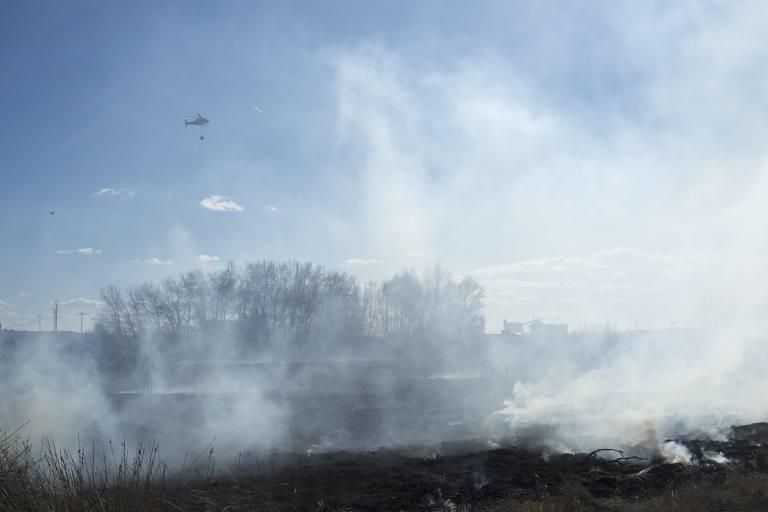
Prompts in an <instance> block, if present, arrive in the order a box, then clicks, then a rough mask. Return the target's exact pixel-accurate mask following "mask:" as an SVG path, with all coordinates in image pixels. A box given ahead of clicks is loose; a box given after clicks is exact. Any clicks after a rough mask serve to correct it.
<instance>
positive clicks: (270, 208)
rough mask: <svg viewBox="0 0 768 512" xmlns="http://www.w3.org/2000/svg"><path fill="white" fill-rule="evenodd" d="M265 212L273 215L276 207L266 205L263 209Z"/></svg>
mask: <svg viewBox="0 0 768 512" xmlns="http://www.w3.org/2000/svg"><path fill="white" fill-rule="evenodd" d="M264 209H265V210H267V211H268V212H272V213H275V212H276V211H277V206H272V205H271V204H268V205H266V206H265V207H264Z"/></svg>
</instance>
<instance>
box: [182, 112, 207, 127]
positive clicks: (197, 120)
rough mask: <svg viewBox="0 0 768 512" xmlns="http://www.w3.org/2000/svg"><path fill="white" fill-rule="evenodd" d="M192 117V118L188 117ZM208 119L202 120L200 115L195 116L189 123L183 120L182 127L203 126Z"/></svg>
mask: <svg viewBox="0 0 768 512" xmlns="http://www.w3.org/2000/svg"><path fill="white" fill-rule="evenodd" d="M189 117H192V116H189ZM209 122H210V121H208V119H206V118H204V117H203V116H201V115H200V114H197V117H195V118H194V119H193V120H191V121H189V120H187V119H185V120H184V126H189V125H195V126H205V125H207V124H208V123H209Z"/></svg>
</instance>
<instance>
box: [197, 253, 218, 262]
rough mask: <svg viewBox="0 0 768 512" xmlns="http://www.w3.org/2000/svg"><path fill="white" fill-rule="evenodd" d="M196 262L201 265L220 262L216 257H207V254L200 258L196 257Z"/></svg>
mask: <svg viewBox="0 0 768 512" xmlns="http://www.w3.org/2000/svg"><path fill="white" fill-rule="evenodd" d="M197 260H198V261H200V262H202V263H212V262H214V261H220V260H221V258H219V257H218V256H209V255H207V254H201V255H200V256H198V257H197Z"/></svg>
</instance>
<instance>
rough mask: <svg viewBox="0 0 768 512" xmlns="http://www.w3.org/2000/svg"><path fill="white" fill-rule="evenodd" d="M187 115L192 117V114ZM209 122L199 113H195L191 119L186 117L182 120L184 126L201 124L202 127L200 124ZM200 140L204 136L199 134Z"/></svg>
mask: <svg viewBox="0 0 768 512" xmlns="http://www.w3.org/2000/svg"><path fill="white" fill-rule="evenodd" d="M189 117H192V116H189ZM209 122H210V121H208V120H207V119H206V118H204V117H203V116H201V115H200V114H197V117H195V118H194V119H192V120H191V121H190V120H188V119H185V120H184V126H189V125H194V126H201V127H202V126H205V125H207V124H208V123H209ZM200 140H205V137H203V136H202V135H200Z"/></svg>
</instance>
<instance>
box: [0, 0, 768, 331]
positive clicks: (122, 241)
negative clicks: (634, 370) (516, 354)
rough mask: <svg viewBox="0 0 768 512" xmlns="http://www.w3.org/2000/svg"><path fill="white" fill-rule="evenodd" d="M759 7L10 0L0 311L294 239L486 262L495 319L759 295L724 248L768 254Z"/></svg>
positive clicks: (3, 24) (753, 259)
mask: <svg viewBox="0 0 768 512" xmlns="http://www.w3.org/2000/svg"><path fill="white" fill-rule="evenodd" d="M765 11H766V9H765V8H763V7H762V6H761V5H760V4H759V3H756V4H749V3H743V4H740V5H738V6H735V5H731V4H723V3H716V2H705V3H698V2H691V3H680V4H676V5H674V6H672V5H668V4H667V3H664V2H659V3H654V2H648V3H646V4H645V5H642V6H641V5H639V4H638V3H635V2H610V3H609V2H579V3H578V5H576V4H572V3H568V2H480V3H475V2H473V3H472V6H471V7H470V5H469V4H468V3H467V4H461V3H443V2H418V3H414V2H378V3H372V2H369V3H362V2H352V1H349V2H323V3H319V2H315V3H310V2H272V3H268V2H137V3H130V4H129V3H107V2H67V3H61V2H4V3H3V4H2V5H0V64H1V65H2V69H3V73H2V75H0V111H2V112H3V121H4V122H3V124H2V127H0V130H1V131H0V154H1V155H2V166H1V167H0V173H2V178H3V180H2V188H0V232H1V233H2V250H0V301H2V302H0V308H2V309H0V321H2V322H3V323H4V324H5V325H6V326H11V327H17V328H29V327H35V326H36V323H37V321H36V315H37V314H38V313H45V312H47V310H48V309H49V304H50V302H51V301H53V300H56V299H58V300H61V301H64V302H68V303H70V305H69V306H68V316H67V320H66V322H68V323H67V325H68V326H70V327H76V326H77V322H79V320H78V319H77V317H76V316H75V314H74V313H75V312H76V311H75V310H77V311H79V310H80V309H82V308H91V309H89V311H90V312H93V310H95V307H96V306H95V304H94V303H92V302H88V301H94V300H96V299H98V290H99V288H100V287H102V286H104V285H107V284H110V283H116V284H120V285H130V284H134V283H138V282H140V281H142V280H145V279H158V278H161V277H163V276H166V275H173V274H176V273H178V272H181V271H185V270H189V269H192V268H208V269H213V268H217V266H220V265H222V264H223V263H224V262H225V261H227V260H234V261H236V262H243V261H247V260H253V259H261V258H275V259H283V258H295V259H302V260H312V261H314V262H317V263H320V264H324V265H328V266H331V267H334V268H340V269H344V270H347V271H350V272H352V273H354V274H355V275H357V276H358V277H360V278H361V279H369V278H374V279H380V278H382V277H385V276H387V275H389V274H390V273H392V272H394V271H397V270H400V269H402V268H406V267H409V268H410V267H413V268H415V269H417V270H421V269H423V268H425V267H427V266H428V265H430V264H432V263H433V262H435V261H439V262H441V263H443V264H444V265H446V266H447V267H449V268H450V269H452V270H453V271H454V272H455V273H457V274H460V275H474V276H476V277H478V278H479V279H480V280H481V281H482V282H483V284H484V285H485V286H486V288H487V290H488V296H489V300H488V315H489V324H490V325H489V328H490V329H491V330H494V329H493V326H495V325H496V324H499V323H500V321H501V319H502V318H504V317H508V318H514V317H525V318H528V317H530V315H532V314H538V315H540V316H543V317H544V318H545V319H551V320H553V321H555V320H558V321H568V322H571V323H574V324H578V323H581V322H584V323H600V322H605V321H621V322H624V323H625V324H626V323H631V322H634V321H636V320H637V321H640V322H641V323H643V324H644V325H654V326H657V325H658V326H665V325H670V324H677V323H685V324H691V323H697V322H699V321H700V320H701V319H702V318H706V316H707V315H706V313H703V312H702V311H705V310H706V311H709V309H707V308H711V307H713V306H712V304H713V302H712V301H713V300H715V299H714V298H713V297H724V296H729V297H730V296H731V295H732V294H737V295H738V296H743V295H744V294H743V293H742V291H743V290H742V288H740V286H741V285H739V286H734V285H733V284H728V285H727V289H725V290H724V289H723V288H722V287H723V286H725V285H723V284H722V283H737V282H738V283H742V281H740V280H739V279H742V278H744V276H743V273H742V272H739V275H738V276H736V277H737V278H732V277H733V276H730V275H728V274H727V272H726V273H725V274H724V273H723V272H724V269H729V268H752V267H751V266H753V265H754V266H755V268H756V269H762V267H761V266H760V264H759V263H758V261H759V258H758V257H757V255H758V254H759V250H758V249H759V247H761V246H762V245H763V242H764V241H765V235H763V234H762V232H763V231H762V225H761V224H760V223H759V221H758V220H756V219H759V218H760V217H761V216H760V213H761V212H762V210H761V209H760V206H759V200H758V198H759V194H756V193H755V192H753V191H755V190H758V191H759V190H761V188H760V187H761V186H762V183H763V175H764V171H763V164H762V158H763V154H764V150H763V149H762V146H763V141H764V138H763V135H765V119H766V116H765V114H766V110H767V109H766V105H767V104H768V103H767V97H766V93H765V92H764V91H765V90H768V88H766V87H765V85H766V84H765V78H766V72H765V71H763V69H762V67H764V66H761V65H760V63H761V62H764V60H762V59H763V58H764V57H765V56H766V53H767V52H766V51H765V50H764V49H763V48H762V45H760V44H759V41H760V40H761V36H760V34H761V33H762V31H763V29H765V28H766V24H765V21H766V12H765ZM254 105H256V106H258V107H259V108H260V109H261V111H262V112H259V111H257V110H256V109H254V108H253V106H254ZM196 112H200V113H202V114H203V115H205V116H206V117H208V118H209V119H211V124H210V126H209V127H206V128H204V129H198V128H196V127H184V125H183V119H184V117H185V116H187V115H190V114H194V113H196ZM199 133H204V134H205V137H206V139H205V140H204V141H200V140H198V135H199ZM103 189H110V190H108V191H105V192H103V193H101V194H97V193H98V192H99V191H101V190H103ZM211 196H221V197H222V198H224V199H222V200H223V201H231V202H234V203H235V204H236V205H238V206H239V207H240V209H239V210H235V211H212V210H210V209H206V208H204V207H203V206H201V201H203V200H204V199H205V198H210V197H211ZM214 202H215V201H214ZM206 204H210V202H209V203H206ZM51 209H53V210H56V214H55V215H54V216H49V215H48V214H47V211H48V210H51ZM88 249H90V250H88ZM202 255H205V256H208V258H202V259H201V256H202ZM217 259H218V260H217ZM724 262H726V263H724ZM160 263H163V264H160ZM756 271H757V270H756ZM760 271H761V272H762V270H760ZM713 275H715V276H717V278H718V279H717V280H716V282H717V285H715V284H712V283H713V280H712V279H711V277H712V276H713ZM753 275H754V274H753ZM702 276H707V280H706V281H707V284H706V285H704V284H703V281H704V279H703V278H702ZM749 281H753V279H749ZM78 299H80V302H74V303H72V302H71V301H74V300H78ZM718 300H719V299H718ZM750 301H752V302H755V303H761V301H762V296H761V295H759V294H757V295H755V296H754V297H752V296H751V295H750ZM752 302H751V303H752ZM702 304H704V305H706V307H705V308H704V309H702V307H703V306H702Z"/></svg>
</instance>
